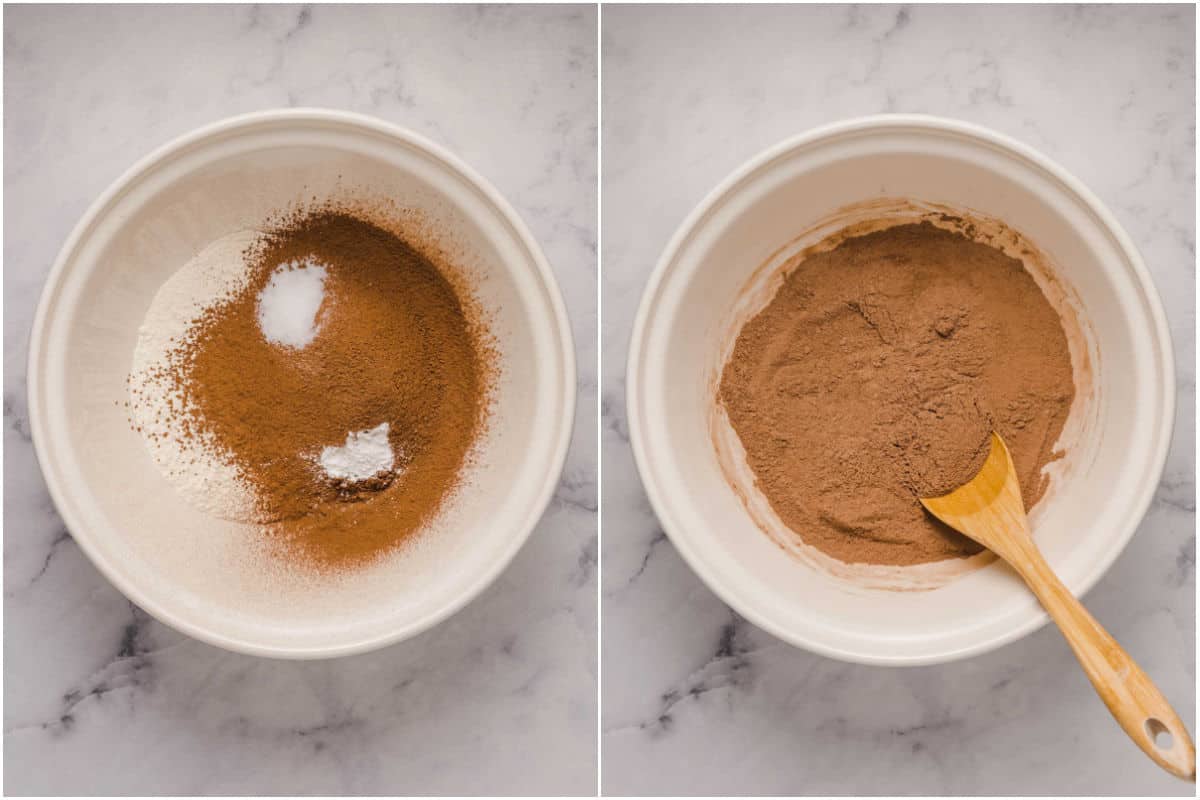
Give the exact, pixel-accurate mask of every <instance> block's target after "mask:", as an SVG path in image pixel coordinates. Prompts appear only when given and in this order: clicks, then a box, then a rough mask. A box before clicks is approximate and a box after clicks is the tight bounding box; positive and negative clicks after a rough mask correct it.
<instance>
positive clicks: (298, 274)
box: [258, 259, 328, 348]
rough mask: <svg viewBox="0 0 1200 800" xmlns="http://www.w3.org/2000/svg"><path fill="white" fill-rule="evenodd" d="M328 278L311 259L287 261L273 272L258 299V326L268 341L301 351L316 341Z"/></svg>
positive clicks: (324, 270)
mask: <svg viewBox="0 0 1200 800" xmlns="http://www.w3.org/2000/svg"><path fill="white" fill-rule="evenodd" d="M327 275H328V273H327V271H326V269H325V267H324V266H323V265H321V264H319V263H318V262H316V261H314V260H312V259H306V260H304V261H289V262H288V263H286V264H283V265H281V266H280V267H279V268H278V269H276V270H275V272H274V274H272V275H271V280H270V281H269V282H268V283H267V285H266V286H265V287H263V290H262V292H261V293H260V294H259V296H258V325H259V327H260V328H262V332H263V335H264V336H266V337H267V341H269V342H272V343H274V344H278V345H282V346H284V347H295V348H304V347H307V346H308V345H309V344H310V343H311V342H312V340H313V339H315V338H317V312H318V311H320V309H321V303H322V301H324V299H325V278H326V276H327Z"/></svg>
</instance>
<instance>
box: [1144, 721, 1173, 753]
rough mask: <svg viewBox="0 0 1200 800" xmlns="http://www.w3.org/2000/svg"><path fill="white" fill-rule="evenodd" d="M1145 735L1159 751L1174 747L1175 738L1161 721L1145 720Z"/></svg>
mask: <svg viewBox="0 0 1200 800" xmlns="http://www.w3.org/2000/svg"><path fill="white" fill-rule="evenodd" d="M1146 733H1147V734H1148V735H1149V736H1150V741H1152V742H1154V746H1155V747H1157V748H1158V749H1159V750H1170V749H1171V748H1172V747H1174V746H1175V737H1174V736H1172V735H1171V731H1170V730H1168V728H1167V726H1166V725H1165V724H1163V721H1162V720H1160V719H1158V718H1156V717H1150V718H1149V719H1148V720H1146Z"/></svg>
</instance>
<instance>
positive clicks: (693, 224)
mask: <svg viewBox="0 0 1200 800" xmlns="http://www.w3.org/2000/svg"><path fill="white" fill-rule="evenodd" d="M889 129H890V130H907V131H910V132H911V131H914V130H915V131H919V132H922V133H934V134H940V135H946V134H952V135H957V136H959V137H963V138H966V139H969V140H972V141H974V142H976V143H982V144H984V145H988V146H991V147H993V148H996V149H999V150H1001V151H1004V152H1005V153H1006V154H1007V155H1010V156H1014V157H1016V158H1017V159H1019V160H1024V161H1025V162H1026V164H1027V165H1028V166H1030V167H1032V168H1034V169H1035V170H1038V171H1040V172H1041V173H1042V174H1043V175H1045V176H1047V177H1049V178H1051V179H1053V181H1055V182H1056V183H1057V184H1058V186H1059V188H1060V189H1062V190H1063V191H1065V192H1066V193H1067V194H1068V195H1072V196H1073V197H1074V199H1076V200H1077V201H1079V202H1080V203H1081V204H1082V206H1083V207H1084V208H1085V209H1086V210H1088V211H1089V212H1090V213H1092V214H1093V215H1094V216H1095V217H1096V219H1097V220H1098V221H1099V222H1100V225H1101V227H1102V228H1103V229H1104V230H1105V232H1106V233H1107V234H1108V235H1109V236H1111V237H1112V239H1113V241H1114V242H1115V244H1116V245H1117V248H1118V249H1119V250H1120V251H1121V253H1122V255H1123V256H1124V257H1125V258H1126V259H1127V261H1128V264H1129V266H1130V267H1131V272H1132V276H1133V278H1134V282H1135V283H1136V284H1137V286H1138V289H1139V290H1140V292H1141V294H1142V297H1141V300H1142V301H1143V303H1144V304H1145V307H1146V311H1147V312H1148V316H1149V317H1150V321H1151V329H1150V330H1149V331H1148V332H1147V333H1148V335H1149V336H1150V340H1151V342H1152V344H1154V345H1156V347H1155V350H1156V351H1157V353H1158V354H1159V356H1160V359H1159V361H1160V363H1159V364H1158V368H1159V370H1160V372H1161V374H1162V376H1163V384H1162V402H1161V405H1160V406H1159V407H1158V408H1157V409H1155V410H1154V412H1152V413H1156V414H1157V416H1158V418H1159V419H1160V420H1161V421H1162V424H1160V425H1159V427H1158V438H1157V441H1155V442H1154V443H1153V448H1152V449H1151V451H1150V452H1151V454H1152V455H1151V461H1150V464H1151V469H1150V470H1149V471H1148V472H1147V473H1146V476H1147V479H1146V480H1144V481H1142V483H1141V485H1140V487H1139V489H1138V492H1137V494H1136V495H1134V496H1133V497H1132V500H1131V502H1130V509H1131V513H1130V515H1129V517H1128V519H1129V523H1128V524H1126V525H1125V526H1124V528H1123V529H1122V530H1120V531H1119V534H1118V536H1117V537H1116V543H1117V546H1115V547H1112V548H1111V549H1110V551H1109V554H1108V555H1107V556H1106V557H1105V558H1103V559H1102V560H1101V561H1100V562H1099V563H1098V564H1097V566H1096V567H1095V568H1094V569H1092V570H1091V571H1090V572H1089V573H1088V574H1086V575H1085V576H1083V578H1082V579H1081V580H1079V581H1077V582H1075V585H1068V588H1069V589H1070V590H1071V591H1072V593H1073V594H1074V595H1075V596H1077V597H1082V596H1083V595H1084V594H1085V593H1086V592H1087V591H1088V590H1090V589H1091V588H1092V587H1093V586H1094V585H1095V584H1096V583H1097V582H1098V581H1099V580H1100V578H1101V577H1102V576H1103V575H1104V574H1105V573H1107V572H1108V570H1109V568H1110V567H1111V566H1112V564H1113V563H1114V562H1115V561H1116V559H1117V557H1118V556H1119V555H1120V554H1121V553H1122V552H1123V551H1124V549H1125V547H1126V546H1127V545H1128V543H1129V540H1130V539H1131V538H1132V537H1133V534H1134V533H1135V532H1136V531H1137V529H1138V527H1139V526H1140V525H1141V522H1142V520H1143V519H1144V517H1145V515H1146V512H1147V510H1148V509H1149V507H1150V504H1151V503H1152V502H1153V499H1154V495H1155V492H1156V491H1157V489H1158V485H1159V483H1160V482H1161V480H1162V475H1163V470H1164V469H1165V467H1166V461H1167V455H1168V452H1169V449H1170V445H1171V440H1172V436H1173V433H1174V426H1175V403H1176V397H1175V395H1176V379H1175V358H1174V346H1173V343H1172V341H1171V332H1170V328H1169V326H1168V325H1167V320H1166V313H1165V311H1164V310H1163V307H1162V300H1161V297H1160V295H1159V293H1158V289H1157V287H1156V286H1155V283H1154V280H1153V278H1152V276H1151V275H1150V272H1149V270H1148V269H1147V268H1146V265H1145V263H1144V261H1143V260H1142V257H1141V254H1140V253H1139V252H1138V250H1137V247H1136V246H1135V245H1134V243H1133V240H1132V239H1131V238H1130V237H1129V234H1128V233H1126V231H1125V229H1124V228H1123V227H1122V226H1121V224H1120V223H1119V222H1118V221H1117V219H1116V217H1115V216H1114V215H1113V214H1112V212H1110V211H1109V210H1108V208H1107V207H1106V206H1105V205H1104V203H1103V202H1102V201H1101V200H1100V199H1099V197H1097V196H1096V195H1095V194H1094V193H1093V192H1092V191H1091V190H1090V189H1088V188H1087V187H1086V186H1085V185H1084V184H1083V183H1082V181H1080V180H1079V179H1078V178H1076V177H1075V176H1074V175H1072V174H1071V173H1069V172H1068V171H1067V170H1066V169H1065V168H1063V167H1062V166H1060V165H1059V164H1057V163H1056V162H1054V161H1053V160H1051V159H1050V158H1049V157H1048V156H1046V155H1043V154H1042V153H1040V152H1039V151H1037V150H1035V149H1034V148H1032V147H1030V146H1029V145H1026V144H1024V143H1022V142H1020V141H1017V140H1016V139H1013V138H1011V137H1009V136H1007V135H1005V134H1001V133H998V132H996V131H993V130H991V129H989V128H985V127H983V126H981V125H976V124H974V123H970V122H965V121H962V120H958V119H952V118H947V117H939V116H932V115H927V114H873V115H869V116H862V117H853V118H850V119H844V120H839V121H836V122H832V123H828V124H824V125H820V126H817V127H815V128H811V129H809V130H807V131H804V132H802V133H800V134H797V135H794V136H790V137H788V138H785V139H783V140H782V141H780V142H777V143H776V144H774V145H772V146H770V147H768V148H766V149H765V150H762V151H761V152H759V153H758V154H757V155H755V156H753V157H751V158H750V159H748V160H747V161H745V162H743V163H742V164H741V166H739V167H737V168H736V169H735V170H734V171H733V172H731V173H730V174H729V175H728V176H726V177H725V178H724V179H723V180H721V181H720V182H719V183H718V184H717V185H716V187H715V188H713V189H712V190H711V191H710V192H709V193H708V194H707V195H705V197H704V198H703V199H702V200H701V201H700V202H699V204H698V205H696V207H695V208H693V209H692V211H691V212H689V213H688V215H687V216H686V217H685V218H684V220H683V222H682V223H680V225H679V227H678V228H677V229H676V230H675V232H674V234H673V235H672V236H671V238H670V240H668V242H667V245H666V247H665V248H664V249H663V252H662V255H661V256H660V257H659V259H658V262H657V263H656V264H655V267H654V269H653V271H652V272H651V274H650V277H649V280H648V281H647V283H646V287H645V289H644V290H643V292H642V297H641V302H640V303H639V305H638V310H637V315H636V317H635V320H634V325H633V330H632V333H631V336H630V344H629V352H628V356H627V363H626V372H625V377H626V390H625V403H626V409H627V416H628V424H629V441H630V446H631V447H632V449H633V455H634V463H635V464H636V465H637V470H638V474H639V476H640V478H641V481H642V486H643V487H644V489H645V491H646V495H647V497H648V498H649V500H650V505H651V507H652V508H653V509H654V512H655V514H656V515H657V516H658V519H659V522H660V523H661V525H662V527H663V531H664V532H665V533H666V534H667V535H668V536H669V537H670V539H671V542H672V544H673V545H674V546H675V548H676V550H678V551H679V554H680V555H681V556H682V557H683V560H684V561H685V562H687V564H688V565H689V566H690V567H691V568H692V570H693V571H694V572H695V573H696V574H697V575H698V576H699V577H700V579H701V580H702V581H703V582H704V583H705V584H706V585H707V586H708V588H709V589H711V590H712V591H713V592H714V593H715V594H716V595H717V597H718V598H720V599H721V601H722V602H724V603H725V604H727V605H728V606H730V607H731V608H732V609H733V610H735V611H736V612H737V613H738V614H740V615H741V616H742V617H744V618H746V619H747V620H749V621H750V622H751V623H753V624H754V625H756V626H758V627H760V628H762V629H763V630H765V631H767V632H768V633H770V634H772V635H773V636H775V637H777V638H779V639H782V640H783V641H785V642H787V643H789V644H791V645H794V646H797V647H801V648H804V649H806V650H809V651H811V652H815V653H818V654H820V655H824V656H828V657H830V658H835V659H838V660H841V661H847V662H851V663H859V664H868V665H875V666H892V667H896V666H921V665H928V664H941V663H947V662H950V661H956V660H959V659H964V658H969V657H972V656H977V655H981V654H983V653H987V652H990V651H992V650H995V649H996V648H999V647H1001V646H1003V645H1005V644H1008V643H1010V642H1013V641H1015V640H1017V639H1020V638H1022V637H1024V636H1026V635H1028V634H1030V633H1032V632H1034V631H1035V630H1037V629H1039V628H1041V627H1042V626H1043V625H1045V624H1046V623H1047V622H1049V619H1050V618H1049V616H1048V615H1047V614H1046V613H1045V611H1044V610H1042V608H1041V606H1035V613H1033V614H1032V615H1030V617H1029V618H1028V619H1025V620H1024V621H1022V622H1021V623H1020V624H1018V625H1014V626H1013V627H1012V628H1011V629H1010V630H1008V631H1005V632H1003V633H1000V634H997V635H995V636H992V637H991V638H987V639H983V640H981V641H978V642H975V643H973V644H969V645H964V646H957V647H948V648H945V649H944V650H943V651H942V652H931V653H927V654H918V655H912V656H894V655H888V654H879V653H875V652H865V651H860V650H854V649H850V648H842V647H836V646H832V645H830V644H828V643H826V642H823V641H820V640H819V639H814V638H811V637H810V636H807V635H801V634H797V633H796V632H794V631H791V630H788V629H786V628H785V627H784V626H783V625H779V624H776V623H775V622H774V621H773V620H771V619H769V618H768V617H767V616H766V615H765V614H764V613H760V612H759V610H758V608H756V607H754V606H753V605H752V604H748V603H747V602H743V596H742V593H741V592H739V591H736V590H735V589H734V587H733V584H734V581H731V580H729V579H728V578H727V577H726V576H725V575H724V574H723V573H722V572H721V571H720V570H719V569H710V568H709V565H708V563H707V562H706V561H705V559H704V558H702V557H701V556H700V554H699V553H698V551H697V550H696V549H695V548H694V547H692V545H691V542H690V541H689V537H688V533H687V528H686V527H685V526H682V525H680V524H679V523H678V521H677V520H676V519H675V518H674V517H673V516H672V511H671V509H672V501H670V500H669V495H670V493H669V492H667V491H665V490H664V489H663V488H662V486H661V485H660V484H659V482H658V480H657V478H656V468H655V459H654V456H653V455H652V454H651V452H649V449H648V448H647V445H646V434H645V428H646V426H647V422H646V420H644V419H643V418H642V406H641V401H640V397H641V392H642V386H641V383H642V381H641V377H640V376H641V372H642V361H643V359H644V358H645V353H644V349H645V345H646V341H647V334H648V331H649V328H650V324H651V320H652V319H653V318H654V316H655V313H654V311H655V306H656V305H657V304H658V300H659V297H660V295H661V291H662V288H663V284H664V282H665V281H666V279H667V277H668V274H669V273H670V272H671V271H672V269H673V267H674V263H675V260H676V258H677V257H678V255H679V253H680V251H681V250H682V249H683V248H684V246H685V245H686V244H687V243H688V242H689V240H690V239H691V237H692V236H693V235H694V233H695V232H696V230H697V229H698V228H699V227H700V226H701V225H702V224H703V223H704V222H705V221H706V218H707V217H708V216H709V215H711V214H712V213H713V212H714V210H715V209H716V208H717V207H718V206H720V205H721V204H722V203H723V202H724V200H725V198H726V197H727V196H728V195H730V194H731V193H732V192H734V191H735V190H736V189H738V188H739V186H740V185H741V184H742V183H743V182H744V181H746V180H747V179H749V178H751V177H753V176H755V175H756V174H758V173H760V172H761V171H762V170H764V169H766V168H769V166H770V165H771V164H772V162H774V161H776V160H778V159H781V158H783V157H785V156H788V155H790V154H791V153H793V152H794V151H797V150H801V149H805V148H809V147H812V146H816V145H820V144H823V143H825V142H827V141H828V140H830V139H834V138H838V137H843V136H846V135H848V134H857V133H864V132H868V133H874V132H882V131H887V130H889ZM1150 478H1152V480H1151V479H1150Z"/></svg>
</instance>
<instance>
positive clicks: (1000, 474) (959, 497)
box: [921, 433, 1029, 557]
mask: <svg viewBox="0 0 1200 800" xmlns="http://www.w3.org/2000/svg"><path fill="white" fill-rule="evenodd" d="M921 505H923V506H925V508H926V509H928V510H929V512H930V513H931V514H933V515H934V516H935V517H937V518H938V519H940V520H941V521H942V522H944V523H946V524H947V525H949V526H950V527H951V528H954V529H955V530H956V531H958V532H960V533H963V534H965V535H967V536H969V537H971V538H972V539H974V540H975V541H977V542H979V543H980V544H981V545H983V546H984V547H986V548H988V549H989V550H992V551H994V552H996V553H998V554H999V555H1000V556H1002V557H1003V556H1005V555H1006V552H1007V551H1008V550H1009V548H1008V547H1006V545H1007V544H1008V543H1010V542H1012V541H1013V540H1014V539H1015V538H1017V537H1023V538H1024V539H1026V540H1027V539H1028V537H1029V526H1028V522H1027V521H1026V519H1025V505H1024V503H1023V501H1022V500H1021V484H1020V483H1019V482H1018V480H1017V471H1016V469H1015V468H1014V467H1013V463H1012V456H1010V455H1009V453H1008V447H1007V446H1005V444H1004V440H1003V439H1001V438H1000V434H998V433H992V448H991V450H990V451H989V452H988V457H987V460H986V461H984V462H983V467H981V468H980V470H979V472H978V474H976V475H975V477H974V478H972V479H971V480H970V481H968V482H967V483H965V484H963V485H962V486H960V487H958V488H957V489H955V490H954V491H952V492H950V494H946V495H942V496H941V497H922V498H921Z"/></svg>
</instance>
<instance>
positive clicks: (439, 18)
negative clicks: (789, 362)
mask: <svg viewBox="0 0 1200 800" xmlns="http://www.w3.org/2000/svg"><path fill="white" fill-rule="evenodd" d="M595 25H596V11H595V8H594V7H590V6H576V7H572V8H562V7H553V6H540V7H489V8H481V7H467V6H458V7H440V8H428V7H421V6H407V7H405V6H393V7H388V6H369V7H367V6H359V7H330V6H316V7H312V8H301V7H293V6H270V7H255V8H252V7H249V6H221V7H216V6H207V7H196V6H190V7H183V6H180V7H175V8H169V7H168V8H164V7H129V6H125V7H98V6H92V7H87V8H81V7H57V8H51V7H30V6H24V7H11V6H10V7H8V8H6V9H5V40H4V57H5V117H4V124H5V128H4V134H5V176H4V187H5V198H4V199H5V206H4V207H5V212H6V213H5V220H4V225H5V242H4V267H5V270H4V272H5V275H4V309H5V317H6V319H5V345H4V347H5V350H4V354H5V363H4V445H5V461H4V477H5V495H4V510H5V536H4V557H5V563H4V582H5V585H4V621H5V627H4V632H5V638H4V655H5V683H4V688H5V706H4V710H5V715H4V730H5V737H4V739H5V741H4V755H5V759H4V763H5V767H6V775H5V785H4V789H5V791H6V793H8V794H13V793H16V794H29V793H34V794H38V793H41V794H45V793H50V794H70V793H80V792H82V793H95V794H162V793H165V794H213V793H224V794H255V793H266V794H293V793H295V794H307V793H319V794H412V793H416V794H438V793H451V794H461V793H467V794H472V793H487V794H530V793H535V794H536V793H552V794H563V793H565V794H572V793H587V794H590V793H591V792H592V791H593V790H594V787H595V785H596V777H595V768H596V764H595V762H596V734H595V731H596V720H595V714H596V702H595V679H596V676H595V672H596V670H595V664H596V646H595V631H596V616H595V613H596V577H595V563H596V511H595V509H596V503H595V494H596V482H595V467H594V464H595V455H596V454H595V450H596V439H595V419H596V402H595V388H596V374H595V372H596V366H595V365H596V344H595V342H596V336H595V325H596V301H595V285H596V283H595V282H596V267H595V252H596V247H595V218H596V200H595V180H596V138H597V136H596V81H595V70H596V57H595V41H596V28H595ZM294 105H314V106H329V107H334V108H342V109H349V110H353V111H361V112H365V113H369V114H374V115H377V116H379V117H382V118H384V119H387V120H390V121H393V122H397V123H400V124H403V125H406V126H409V127H411V128H413V129H415V130H417V131H419V132H422V133H424V134H426V135H428V136H430V137H431V138H433V139H435V140H437V141H438V142H440V143H442V144H444V145H446V146H448V147H449V148H451V149H452V150H454V151H455V152H456V153H458V154H459V155H460V156H462V157H463V158H464V159H465V160H466V161H467V162H468V163H470V164H472V165H473V166H475V167H476V168H477V169H478V170H479V171H480V172H482V173H483V174H484V175H485V176H487V177H488V178H489V179H490V180H492V181H493V182H494V183H495V184H496V185H497V186H498V187H499V189H500V190H501V191H502V192H503V193H504V194H505V195H506V196H507V197H508V198H509V199H510V200H511V201H512V202H513V203H514V204H515V206H516V207H517V208H518V210H519V211H520V212H521V214H522V215H523V216H524V218H525V219H526V221H527V222H528V223H529V224H530V226H531V227H532V229H533V231H534V233H535V234H536V236H537V237H538V239H539V240H540V242H541V243H542V245H543V247H544V248H545V251H546V253H547V256H548V257H549V260H550V262H551V263H552V264H553V266H554V268H555V271H556V273H557V275H558V278H559V282H560V284H561V286H562V288H563V292H564V294H565V296H566V301H567V306H568V310H569V312H570V315H571V320H572V323H573V326H574V333H575V341H576V347H577V353H578V361H579V368H580V394H579V406H578V413H577V421H576V422H577V424H576V435H575V437H574V440H573V442H572V447H571V453H570V456H569V461H568V466H567V470H566V474H565V476H564V479H563V481H562V483H561V485H560V488H559V491H558V493H557V494H556V496H555V499H554V501H553V504H552V505H551V507H550V509H549V511H548V512H547V514H546V516H545V518H544V519H543V520H542V523H541V524H540V525H539V526H538V529H537V531H536V532H535V533H534V534H533V536H532V538H531V539H530V541H529V543H528V544H527V546H526V547H525V548H524V549H523V550H522V551H521V553H520V554H519V555H518V557H517V558H516V560H515V561H514V563H513V564H512V565H511V566H510V567H509V569H508V570H506V571H505V572H504V574H503V575H502V576H501V577H500V579H499V580H498V581H497V582H496V583H495V584H494V585H493V586H492V587H491V588H490V589H489V590H488V591H487V592H486V593H485V594H484V595H483V596H482V597H480V598H479V599H478V600H476V601H475V602H474V603H472V604H471V605H470V606H469V607H468V608H467V609H465V610H464V611H462V612H460V613H459V614H457V615H456V616H455V617H453V618H452V619H451V620H450V621H448V622H446V623H445V624H443V625H441V626H439V627H437V628H435V629H434V630H432V631H431V632H429V633H427V634H425V635H423V636H421V637H419V638H417V639H414V640H411V641H409V642H406V643H402V644H400V645H397V646H394V647H390V648H387V649H386V650H383V651H380V652H377V653H374V654H369V655H364V656H360V657H355V658H350V659H345V660H340V661H333V662H323V663H287V662H274V661H266V660H259V659H255V658H249V657H243V656H238V655H233V654H230V653H226V652H224V651H221V650H217V649H214V648H212V647H208V646H206V645H202V644H199V643H197V642H194V641H191V640H189V639H187V638H185V637H183V636H181V635H179V634H177V633H175V632H174V631H172V630H170V629H168V628H166V627H164V626H163V625H161V624H159V623H157V622H155V621H153V620H151V619H148V618H147V617H146V615H145V614H143V613H142V612H140V611H139V610H137V609H135V608H131V606H130V604H129V603H128V602H127V601H126V600H125V599H124V598H123V597H122V596H121V595H120V594H118V593H117V591H116V590H115V589H114V588H113V587H112V586H110V585H109V584H108V583H107V582H106V581H105V580H104V579H103V578H102V577H101V576H100V575H99V574H98V573H97V572H96V570H95V569H94V568H93V567H92V566H91V564H90V563H89V562H88V561H87V560H86V559H85V558H84V557H83V556H82V555H81V553H80V551H79V550H78V549H77V548H76V547H75V545H74V544H73V543H72V541H71V539H70V537H69V536H68V535H67V533H66V532H65V531H64V530H63V526H62V523H61V522H60V521H59V519H58V517H57V516H56V514H55V512H54V508H53V506H52V504H51V502H50V500H49V498H48V497H47V495H46V491H45V489H44V486H43V484H42V480H41V477H40V474H39V472H38V469H37V466H36V463H35V460H34V455H33V449H32V446H31V444H30V442H29V436H28V428H27V422H26V402H25V356H26V351H27V347H28V331H29V326H30V322H31V319H32V315H33V308H34V304H35V302H36V300H37V297H38V293H39V291H40V289H41V286H42V283H43V280H44V278H45V275H46V272H47V270H48V268H49V266H50V263H51V261H52V260H53V258H54V256H55V254H56V252H57V250H58V248H59V246H60V245H61V244H62V242H63V240H64V238H65V237H66V235H67V233H68V231H69V230H70V228H71V227H72V226H73V225H74V224H75V222H76V221H77V220H78V218H79V216H80V214H82V212H83V210H84V209H85V207H86V206H87V205H88V204H89V203H90V202H91V201H92V200H93V198H95V197H96V195H97V194H98V193H99V192H100V191H102V190H103V189H104V188H105V186H107V185H108V183H109V182H110V181H112V180H113V179H114V178H115V177H117V175H119V174H120V173H121V172H122V171H123V170H124V169H125V168H126V167H128V166H129V165H130V164H131V163H132V162H133V161H134V160H135V159H137V158H138V157H140V156H142V155H143V154H145V153H146V152H148V151H149V150H150V149H151V148H153V147H155V146H157V145H159V144H162V143H163V142H165V141H167V140H168V139H170V138H172V137H174V136H176V135H178V134H181V133H184V132H186V131H188V130H189V129H191V128H193V127H195V126H198V125H200V124H203V123H207V122H211V121H213V120H216V119H219V118H221V117H224V116H227V115H230V114H234V113H239V112H244V111H250V110H255V109H262V108H269V107H276V106H294Z"/></svg>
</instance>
